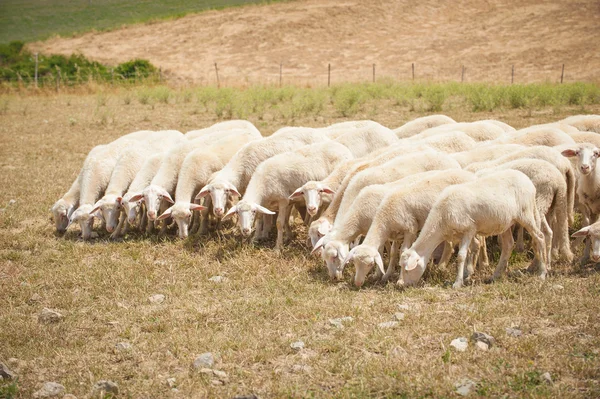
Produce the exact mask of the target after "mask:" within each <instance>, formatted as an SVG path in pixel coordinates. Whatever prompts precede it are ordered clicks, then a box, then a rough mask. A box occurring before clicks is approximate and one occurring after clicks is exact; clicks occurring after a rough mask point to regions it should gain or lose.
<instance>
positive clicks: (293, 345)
mask: <svg viewBox="0 0 600 399" xmlns="http://www.w3.org/2000/svg"><path fill="white" fill-rule="evenodd" d="M290 348H292V349H294V350H297V351H299V350H301V349H304V342H302V341H296V342H292V343H291V344H290Z"/></svg>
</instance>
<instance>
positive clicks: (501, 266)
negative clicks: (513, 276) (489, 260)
mask: <svg viewBox="0 0 600 399" xmlns="http://www.w3.org/2000/svg"><path fill="white" fill-rule="evenodd" d="M499 239H500V245H501V246H502V252H501V253H500V260H498V265H497V266H496V270H495V271H494V274H493V275H492V278H490V279H489V280H488V282H493V281H496V280H498V279H499V278H500V277H501V276H502V274H504V271H505V270H506V266H507V265H508V258H510V254H511V253H512V250H513V247H514V245H515V239H514V238H513V234H512V231H511V229H510V228H509V229H507V230H506V231H505V232H504V233H502V234H501V235H500V237H499Z"/></svg>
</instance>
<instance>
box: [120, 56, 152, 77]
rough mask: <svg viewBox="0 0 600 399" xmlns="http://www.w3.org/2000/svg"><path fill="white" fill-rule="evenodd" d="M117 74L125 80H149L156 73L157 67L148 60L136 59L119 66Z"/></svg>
mask: <svg viewBox="0 0 600 399" xmlns="http://www.w3.org/2000/svg"><path fill="white" fill-rule="evenodd" d="M115 73H118V74H119V75H121V76H123V77H125V78H133V77H136V78H138V77H139V78H147V77H148V76H150V75H151V74H154V73H156V67H155V66H154V65H152V64H151V63H150V61H148V60H141V59H135V60H133V61H128V62H124V63H122V64H119V65H118V66H117V67H116V68H115Z"/></svg>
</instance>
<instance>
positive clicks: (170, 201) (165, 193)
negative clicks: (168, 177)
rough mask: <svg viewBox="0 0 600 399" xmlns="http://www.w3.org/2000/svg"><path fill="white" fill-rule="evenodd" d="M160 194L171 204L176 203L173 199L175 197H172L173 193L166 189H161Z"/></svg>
mask: <svg viewBox="0 0 600 399" xmlns="http://www.w3.org/2000/svg"><path fill="white" fill-rule="evenodd" d="M160 196H161V197H162V199H164V200H165V201H167V202H168V203H170V204H174V203H175V201H173V198H171V194H169V193H168V192H167V191H166V190H165V191H161V193H160Z"/></svg>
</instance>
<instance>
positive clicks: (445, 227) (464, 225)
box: [400, 169, 546, 288]
mask: <svg viewBox="0 0 600 399" xmlns="http://www.w3.org/2000/svg"><path fill="white" fill-rule="evenodd" d="M535 194H536V193H535V186H534V185H533V183H532V182H531V180H529V178H528V177H527V176H526V175H524V174H523V173H522V172H519V171H516V170H512V169H509V170H501V171H493V172H489V173H487V174H484V175H482V176H479V177H478V178H477V179H476V180H474V181H472V182H467V183H463V184H457V185H453V186H449V187H447V188H445V189H444V190H443V191H442V193H441V194H440V196H439V197H438V199H437V200H436V202H435V203H434V205H433V207H432V208H431V211H430V212H429V215H428V216H427V219H426V220H425V223H424V225H423V229H422V230H421V232H420V234H419V237H418V238H417V239H416V241H415V242H414V243H413V244H412V245H411V246H410V248H408V249H406V250H405V251H404V252H403V253H402V255H401V256H400V267H401V268H402V269H404V284H406V285H414V284H415V283H416V282H417V281H418V280H419V279H420V278H421V276H422V275H423V273H424V272H425V268H426V267H427V263H428V261H429V258H430V256H431V254H432V253H433V251H434V250H435V248H437V246H438V245H439V244H440V243H442V242H443V241H451V242H460V244H459V251H458V256H457V265H458V267H457V269H458V271H457V275H456V280H455V282H454V284H453V287H454V288H460V287H462V286H463V275H464V265H465V260H466V255H467V250H468V248H469V246H470V245H471V241H472V240H473V238H474V237H475V236H476V235H477V234H480V235H482V236H490V235H501V236H500V237H501V242H502V253H501V254H500V260H499V262H498V266H497V267H496V270H495V272H494V275H493V277H492V279H491V281H494V280H496V279H498V278H499V277H500V276H501V275H502V273H503V272H504V269H505V268H506V264H507V262H508V258H509V256H510V253H511V251H512V247H513V245H514V240H513V237H512V231H511V226H512V225H514V224H515V223H519V224H520V225H522V226H523V227H524V228H525V229H526V230H527V231H528V232H529V233H530V235H531V237H532V240H533V243H534V253H535V259H536V261H537V264H538V265H539V268H538V275H539V277H540V278H542V279H544V278H545V277H546V267H545V264H546V259H545V251H544V234H543V233H542V232H541V231H540V227H539V226H540V215H539V212H538V209H537V206H536V203H535Z"/></svg>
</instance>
